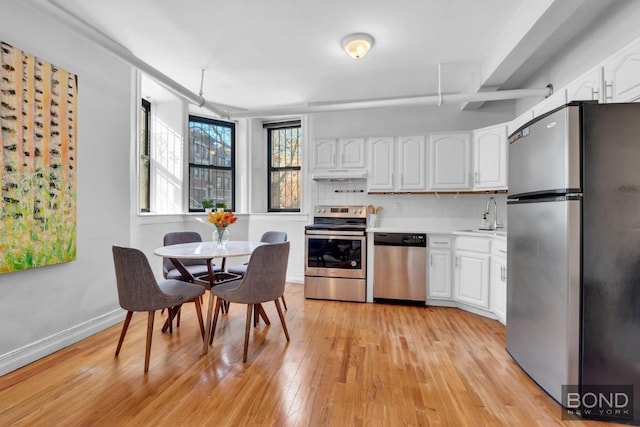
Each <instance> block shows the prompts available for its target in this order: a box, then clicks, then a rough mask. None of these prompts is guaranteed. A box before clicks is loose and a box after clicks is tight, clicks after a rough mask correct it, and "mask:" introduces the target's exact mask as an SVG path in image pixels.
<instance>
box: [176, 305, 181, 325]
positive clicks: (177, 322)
mask: <svg viewBox="0 0 640 427" xmlns="http://www.w3.org/2000/svg"><path fill="white" fill-rule="evenodd" d="M181 308H182V306H180V307H178V320H177V321H176V328H179V327H180V313H182V310H181Z"/></svg>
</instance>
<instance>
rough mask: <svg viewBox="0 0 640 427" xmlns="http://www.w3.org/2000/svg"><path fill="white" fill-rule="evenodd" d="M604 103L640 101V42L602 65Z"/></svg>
mask: <svg viewBox="0 0 640 427" xmlns="http://www.w3.org/2000/svg"><path fill="white" fill-rule="evenodd" d="M604 80H605V87H606V101H605V102H632V101H637V100H640V42H636V43H633V44H632V45H630V46H628V47H626V48H625V49H623V50H622V51H620V52H619V53H618V54H617V55H614V56H613V57H612V58H610V59H609V60H608V61H606V62H605V63H604Z"/></svg>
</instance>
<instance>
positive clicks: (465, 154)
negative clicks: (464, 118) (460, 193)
mask: <svg viewBox="0 0 640 427" xmlns="http://www.w3.org/2000/svg"><path fill="white" fill-rule="evenodd" d="M470 156H471V135H470V134H469V133H448V134H432V135H431V138H430V141H429V170H430V174H429V178H430V179H429V189H430V190H465V189H470V188H471V184H470V177H469V175H470V168H471V158H470Z"/></svg>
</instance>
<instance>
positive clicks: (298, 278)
mask: <svg viewBox="0 0 640 427" xmlns="http://www.w3.org/2000/svg"><path fill="white" fill-rule="evenodd" d="M287 282H291V283H299V284H303V283H304V275H296V274H293V275H288V276H287Z"/></svg>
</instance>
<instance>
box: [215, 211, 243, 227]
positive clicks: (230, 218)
mask: <svg viewBox="0 0 640 427" xmlns="http://www.w3.org/2000/svg"><path fill="white" fill-rule="evenodd" d="M237 220H238V218H237V217H236V216H235V215H234V214H233V212H231V211H229V212H223V211H216V212H209V222H210V223H212V224H213V225H215V226H216V227H227V226H228V225H231V224H233V223H234V222H236V221H237Z"/></svg>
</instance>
